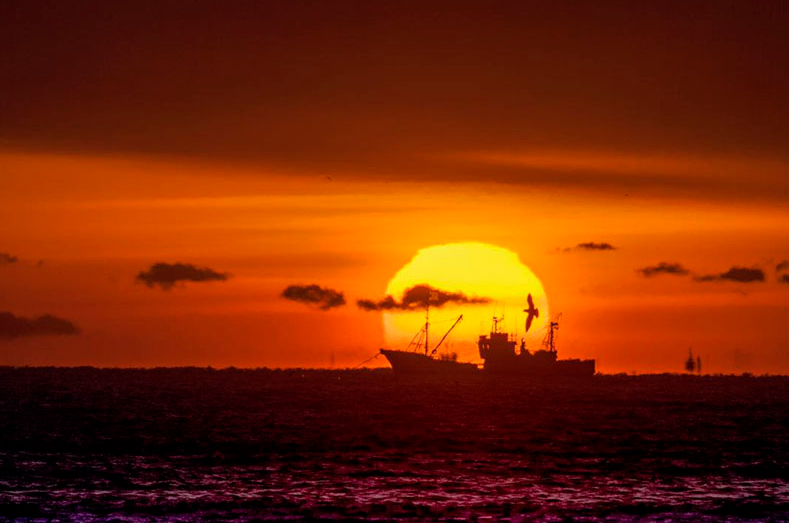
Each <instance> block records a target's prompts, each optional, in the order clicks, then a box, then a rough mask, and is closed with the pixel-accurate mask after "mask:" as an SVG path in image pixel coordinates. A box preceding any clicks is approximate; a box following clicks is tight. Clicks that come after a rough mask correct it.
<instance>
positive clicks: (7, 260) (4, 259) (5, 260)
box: [0, 252, 19, 265]
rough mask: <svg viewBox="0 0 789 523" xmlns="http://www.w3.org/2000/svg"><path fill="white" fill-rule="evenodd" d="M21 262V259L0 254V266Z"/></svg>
mask: <svg viewBox="0 0 789 523" xmlns="http://www.w3.org/2000/svg"><path fill="white" fill-rule="evenodd" d="M18 261H19V258H17V257H16V256H14V255H12V254H8V253H7V252H0V265H11V264H12V263H16V262H18Z"/></svg>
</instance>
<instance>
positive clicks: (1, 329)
mask: <svg viewBox="0 0 789 523" xmlns="http://www.w3.org/2000/svg"><path fill="white" fill-rule="evenodd" d="M75 334H79V328H78V327H77V326H76V325H74V324H73V323H71V322H70V321H68V320H64V319H63V318H58V317H57V316H52V315H51V314H44V315H42V316H38V317H36V318H23V317H21V316H15V315H14V314H13V313H10V312H0V339H3V340H10V339H14V338H18V337H20V336H54V335H61V336H62V335H75Z"/></svg>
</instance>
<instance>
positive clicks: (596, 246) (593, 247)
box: [562, 242, 616, 252]
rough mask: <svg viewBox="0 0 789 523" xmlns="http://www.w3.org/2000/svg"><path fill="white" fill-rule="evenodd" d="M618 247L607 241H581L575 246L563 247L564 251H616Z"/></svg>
mask: <svg viewBox="0 0 789 523" xmlns="http://www.w3.org/2000/svg"><path fill="white" fill-rule="evenodd" d="M615 250H616V247H614V246H613V245H611V244H610V243H606V242H601V243H597V242H584V243H579V244H578V245H576V246H575V247H566V248H564V249H562V252H570V251H615Z"/></svg>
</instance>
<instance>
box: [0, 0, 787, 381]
mask: <svg viewBox="0 0 789 523" xmlns="http://www.w3.org/2000/svg"><path fill="white" fill-rule="evenodd" d="M452 5H453V6H454V7H455V8H454V9H452V10H449V9H448V8H447V6H448V4H444V5H441V4H430V3H424V2H420V3H418V4H416V3H415V4H409V3H407V2H406V3H402V4H400V3H398V5H397V7H394V6H389V7H384V6H383V5H380V6H378V7H376V6H373V5H370V4H368V3H346V2H340V3H336V4H331V6H329V5H321V4H316V5H309V7H308V4H299V5H298V6H296V5H292V4H280V3H261V2H249V3H245V2H238V3H235V2H233V3H227V4H225V3H223V4H222V7H221V8H218V7H217V8H216V9H205V8H195V9H196V10H194V11H189V12H181V11H179V9H180V7H178V6H176V5H175V4H173V5H170V4H169V3H167V2H157V3H156V7H154V6H153V4H151V5H145V4H144V3H142V4H141V3H128V4H125V3H122V2H118V3H110V4H105V3H92V2H86V3H79V4H78V5H77V4H74V5H71V6H69V7H65V6H62V5H60V4H58V5H48V4H47V5H45V4H38V3H37V2H9V3H7V4H4V5H3V6H2V7H0V57H1V58H2V59H3V63H7V64H10V66H11V67H12V69H13V71H14V72H15V74H13V75H11V77H10V78H9V79H8V81H6V82H4V84H3V85H2V86H0V95H1V96H0V100H3V102H2V103H3V113H4V118H2V119H0V177H2V182H3V190H2V191H0V219H2V222H3V223H4V224H5V226H4V227H2V228H0V253H7V254H9V255H11V256H13V257H15V258H18V259H17V260H16V261H14V262H13V263H0V312H4V311H7V312H11V313H13V314H14V315H16V316H22V317H33V316H37V315H40V314H44V313H50V314H54V315H56V316H58V317H61V318H65V319H68V320H70V321H72V322H74V323H75V324H76V325H78V326H79V328H80V329H81V333H80V334H79V335H75V336H19V337H16V338H13V339H2V337H0V364H13V365H21V364H36V365H39V364H55V365H101V366H107V365H133V366H152V365H213V366H227V365H236V366H326V365H328V364H329V362H330V360H331V358H334V361H335V363H336V364H337V365H340V366H345V365H355V364H357V363H359V362H360V361H362V360H363V359H365V358H367V357H368V356H370V355H371V354H372V353H373V352H374V351H375V350H376V349H377V348H378V347H380V346H381V345H382V344H383V343H385V341H384V339H383V327H382V320H381V316H380V313H375V312H373V313H369V312H361V311H359V310H357V308H356V307H355V306H354V305H353V301H354V300H355V299H357V298H379V297H381V296H382V295H383V293H384V292H385V290H386V287H387V284H388V282H389V280H390V279H391V278H392V277H393V276H394V274H395V273H396V272H397V271H398V269H400V268H401V267H402V266H403V265H405V264H406V263H407V262H408V261H409V260H410V259H411V258H412V257H413V256H414V255H415V254H416V252H417V251H418V250H419V249H421V248H424V247H428V246H431V245H438V244H446V243H453V242H462V241H477V242H485V243H490V244H494V245H499V246H502V247H506V248H508V249H510V250H512V251H514V252H516V253H517V254H518V255H519V256H520V259H521V261H522V262H523V263H524V264H526V265H527V266H528V267H530V268H531V269H532V270H533V271H534V273H535V274H536V275H537V276H538V277H539V278H540V279H541V280H542V282H543V285H544V287H545V290H546V293H547V297H548V300H549V303H550V307H551V312H560V311H561V312H562V313H563V317H562V318H563V325H562V334H561V342H560V347H559V349H560V354H561V355H562V356H567V357H594V358H597V359H598V360H599V369H600V370H602V371H604V372H620V371H626V372H630V371H637V372H653V371H679V370H680V368H681V365H682V361H683V359H684V357H685V356H686V355H687V350H688V347H693V348H694V351H696V352H698V353H700V354H701V355H702V358H703V360H704V361H705V362H706V363H705V370H708V371H710V372H743V371H750V372H756V373H763V372H770V373H779V372H780V373H789V357H788V354H789V352H788V351H787V349H789V284H785V283H779V281H778V279H779V277H780V276H781V274H783V273H777V272H776V270H775V266H776V265H777V264H778V263H779V262H781V261H782V260H786V259H789V206H788V205H787V203H789V175H787V172H788V171H787V168H788V166H787V128H786V122H787V121H789V110H788V109H789V104H787V101H786V97H785V93H786V92H788V91H789V89H787V88H789V85H788V84H789V82H787V72H786V68H785V66H784V65H783V64H784V63H785V60H784V59H785V57H786V56H787V53H788V52H789V49H788V47H789V44H788V43H787V39H786V38H785V34H784V33H783V30H782V28H785V26H786V21H787V13H786V7H785V5H784V4H783V3H780V2H776V3H770V2H765V3H760V4H759V5H758V6H751V5H746V4H745V3H741V2H732V3H727V2H720V3H715V5H708V6H695V7H688V6H687V5H685V3H676V4H671V3H666V4H660V6H658V5H651V6H632V5H631V3H616V2H615V3H606V4H605V5H603V6H601V7H600V8H595V9H591V8H590V7H589V6H587V5H586V3H580V2H579V3H572V2H570V3H552V4H550V5H546V6H541V7H537V6H523V5H520V3H496V2H492V3H485V4H475V5H472V4H457V3H455V4H452ZM582 242H607V243H610V244H612V245H613V246H615V247H616V249H615V250H611V251H583V250H578V249H573V250H570V251H567V252H565V249H566V248H568V247H573V246H575V245H577V244H579V243H582ZM40 260H43V262H41V263H39V261H40ZM156 262H167V263H175V262H185V263H193V264H196V265H198V266H205V267H210V268H212V269H214V270H216V271H220V272H227V273H229V274H230V275H231V276H230V278H229V279H227V280H226V281H214V282H188V283H186V284H183V285H179V286H176V288H173V289H171V290H169V291H165V290H162V289H160V288H149V287H147V286H145V285H142V284H140V283H136V282H135V279H134V278H135V275H136V274H138V273H139V272H140V271H143V270H146V269H148V268H149V267H150V266H151V265H152V264H153V263H156ZM659 262H677V263H681V264H682V265H683V266H684V267H686V268H687V269H689V270H690V271H691V272H692V273H693V274H692V275H686V276H677V275H668V274H665V275H661V276H656V277H653V278H645V277H644V276H642V275H640V274H639V273H638V272H637V269H639V268H643V267H646V266H653V265H655V264H657V263H659ZM734 266H740V267H759V268H761V269H762V270H763V272H764V274H765V281H764V282H752V283H741V282H735V281H725V280H724V281H709V282H699V281H696V280H695V279H694V278H693V275H705V274H721V273H724V272H725V271H727V270H728V269H729V268H731V267H734ZM787 273H789V271H787ZM310 283H316V284H320V285H323V286H328V287H331V288H334V289H338V290H341V291H343V292H344V293H345V295H346V297H347V298H348V301H349V305H347V306H345V307H340V308H337V309H333V310H330V311H319V310H317V309H314V308H310V307H307V306H305V305H303V304H299V303H292V302H288V301H285V300H282V299H280V298H279V297H278V296H279V294H280V292H281V291H282V289H284V288H285V287H286V286H287V285H290V284H310Z"/></svg>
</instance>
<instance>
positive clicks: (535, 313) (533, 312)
mask: <svg viewBox="0 0 789 523" xmlns="http://www.w3.org/2000/svg"><path fill="white" fill-rule="evenodd" d="M526 301H527V302H528V303H529V308H528V309H523V312H525V313H526V314H528V316H526V332H529V328H530V327H531V322H532V321H534V318H539V317H540V311H539V310H537V307H535V306H534V300H533V299H532V297H531V294H529V297H528V298H526Z"/></svg>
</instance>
